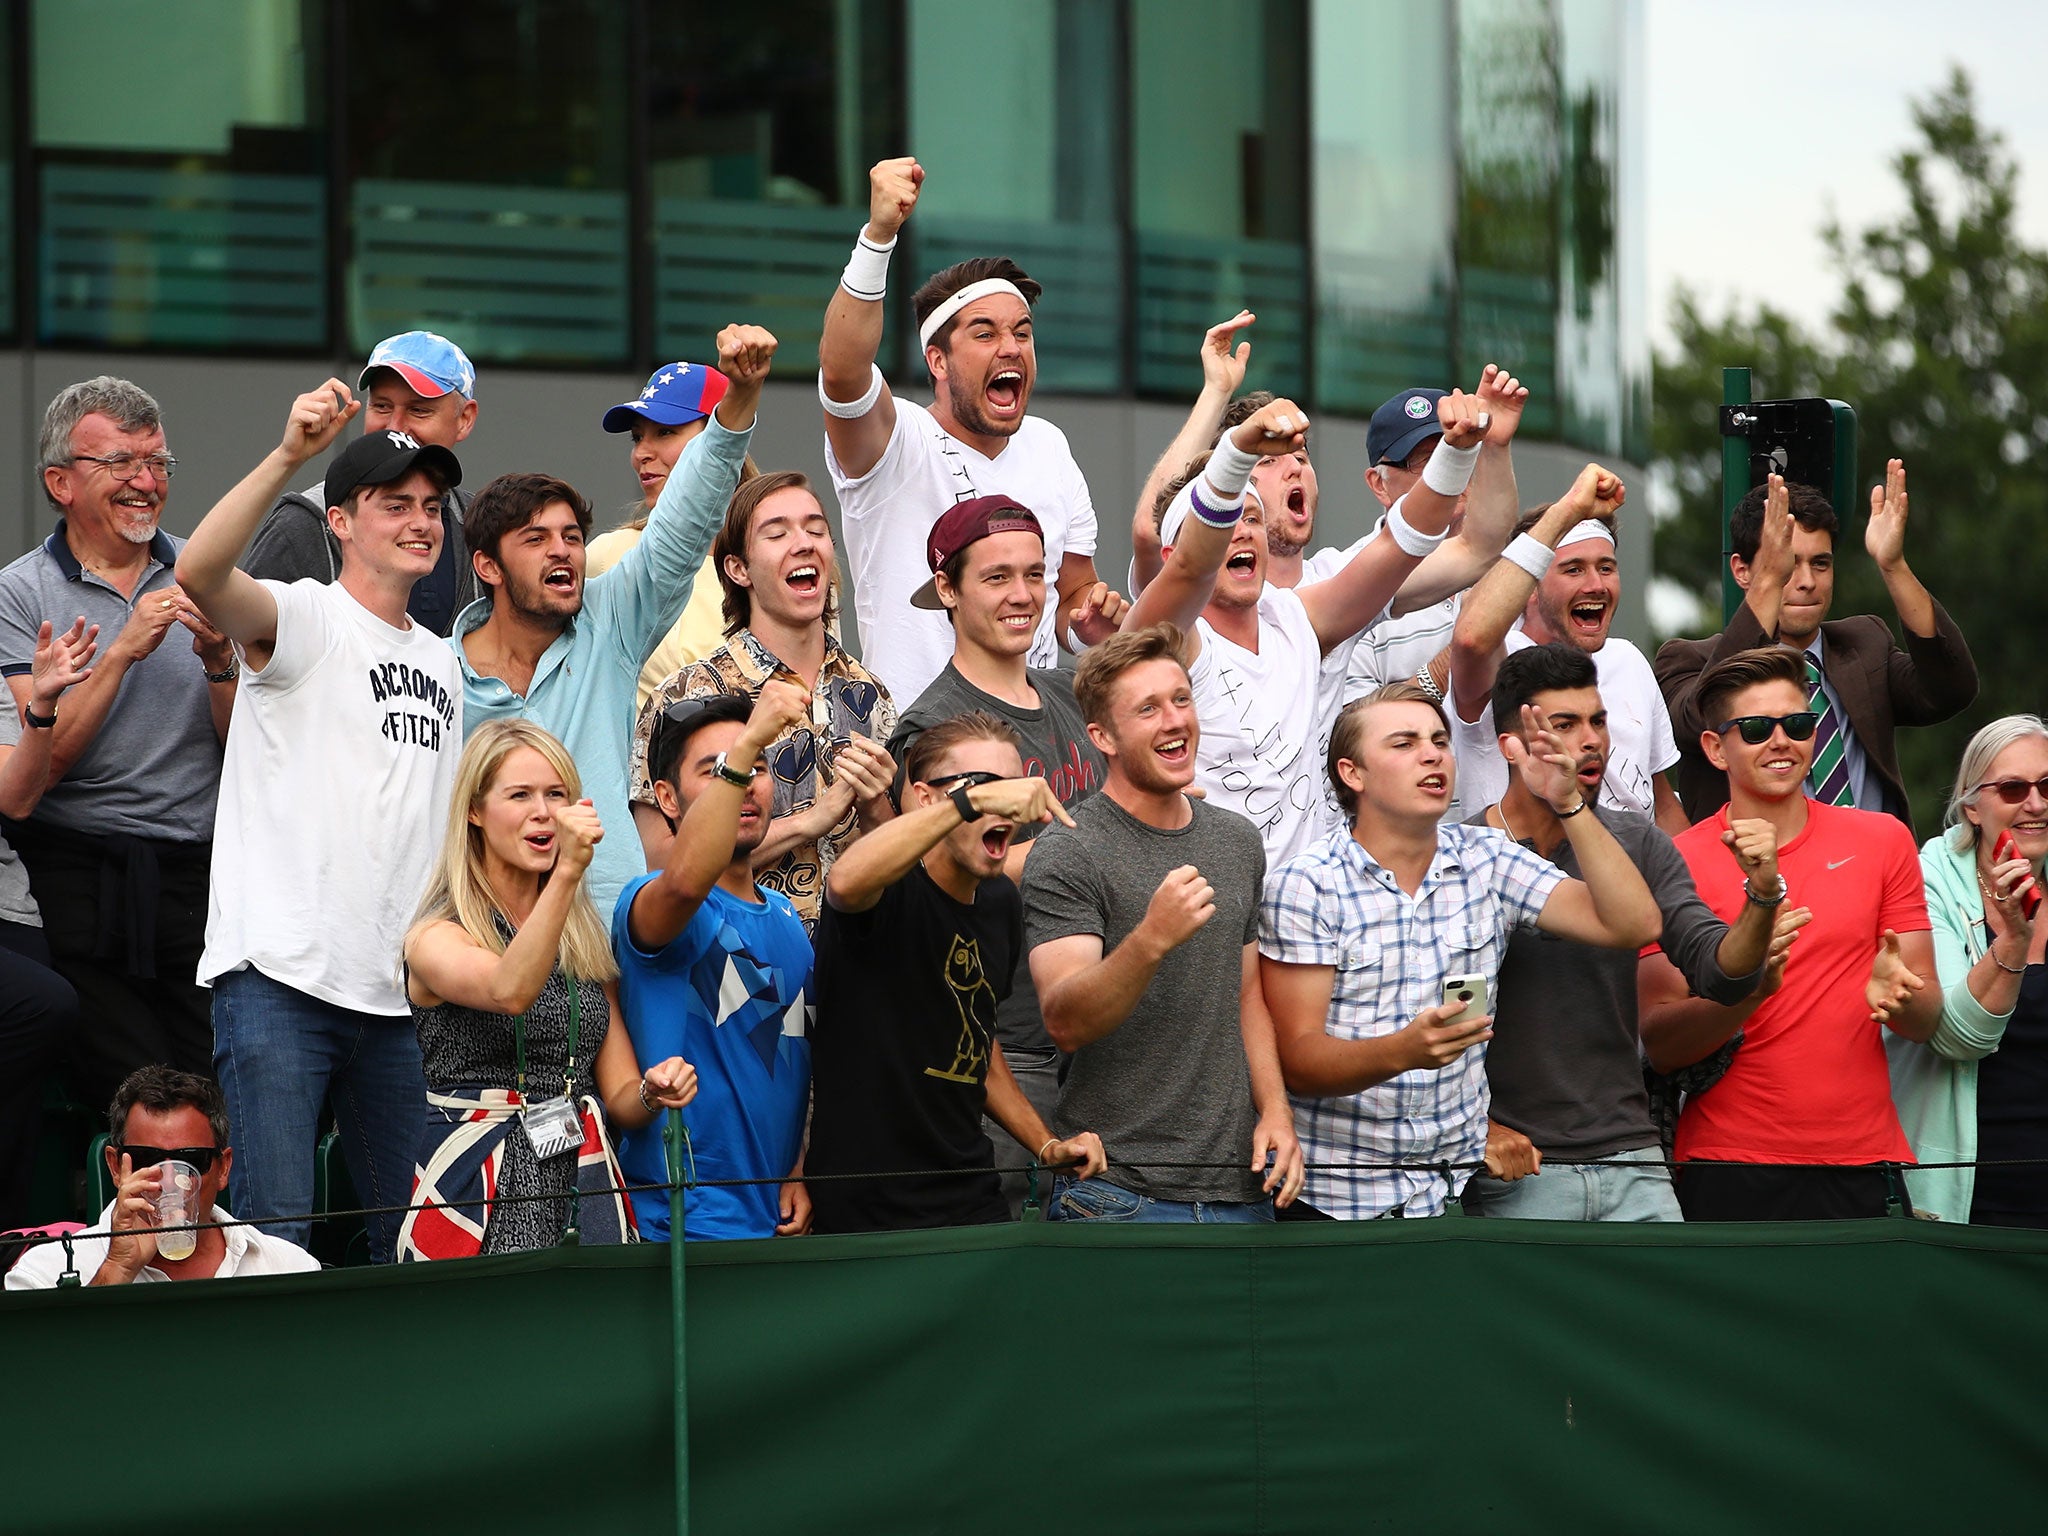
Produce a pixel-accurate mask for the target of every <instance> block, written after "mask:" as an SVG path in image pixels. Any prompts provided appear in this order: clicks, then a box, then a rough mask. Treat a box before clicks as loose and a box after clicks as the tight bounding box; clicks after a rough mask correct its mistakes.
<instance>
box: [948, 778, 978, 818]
mask: <svg viewBox="0 0 2048 1536" xmlns="http://www.w3.org/2000/svg"><path fill="white" fill-rule="evenodd" d="M946 798H947V799H948V800H950V801H952V802H953V809H954V810H956V811H958V812H959V813H960V819H961V820H962V821H979V820H981V816H982V813H981V812H980V811H978V810H976V809H975V807H974V802H973V801H972V800H970V799H968V798H967V786H966V785H964V784H956V785H954V786H953V787H952V788H951V789H949V790H947V791H946Z"/></svg>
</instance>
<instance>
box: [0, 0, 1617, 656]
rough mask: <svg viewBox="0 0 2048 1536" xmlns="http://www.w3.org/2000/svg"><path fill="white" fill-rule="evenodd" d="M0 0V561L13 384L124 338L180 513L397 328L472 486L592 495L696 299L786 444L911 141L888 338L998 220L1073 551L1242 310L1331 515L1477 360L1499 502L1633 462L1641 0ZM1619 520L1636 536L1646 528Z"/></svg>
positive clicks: (31, 535)
mask: <svg viewBox="0 0 2048 1536" xmlns="http://www.w3.org/2000/svg"><path fill="white" fill-rule="evenodd" d="M4 11H5V14H6V19H7V25H6V28H5V31H4V35H0V53H4V57H0V90H4V91H5V92H6V94H7V103H6V110H5V111H4V112H0V125H4V132H5V136H6V137H5V142H4V143H0V179H4V195H0V213H4V216H5V217H6V218H7V220H8V227H7V229H6V230H5V231H4V232H0V357H4V361H5V362H7V363H11V364H12V365H13V366H11V367H6V366H0V413H5V414H0V420H8V421H13V422H15V423H16V424H17V433H18V439H17V440H18V441H19V442H20V443H21V445H22V451H23V462H24V464H25V465H26V466H29V468H28V470H27V471H26V472H25V473H24V474H23V476H22V479H23V484H22V486H21V489H20V492H19V496H18V500H17V501H16V502H15V504H14V510H13V511H12V512H11V513H8V514H0V554H7V555H11V554H12V553H14V552H16V551H18V550H19V549H21V548H25V547H27V545H28V544H29V543H30V542H32V541H34V540H35V539H38V538H40V537H42V535H43V533H44V531H45V530H46V527H47V513H46V510H45V509H44V508H43V506H42V504H41V498H40V497H39V496H38V495H37V494H36V491H35V487H34V485H33V483H32V482H33V473H32V466H33V464H34V430H35V418H36V417H37V415H38V413H39V411H40V408H41V406H42V403H43V402H44V401H45V400H47V398H48V397H49V395H50V394H51V393H53V392H54V391H55V390H56V389H57V388H59V387H61V386H62V384H64V383H65V382H68V381H69V380H71V379H74V378H78V377H81V376H84V375H86V374H89V373H94V372H100V371H115V372H120V373H124V374H126V375H128V376H130V377H132V378H134V379H136V380H137V382H139V383H141V384H143V385H144V387H146V388H149V389H150V390H152V392H154V393H155V394H156V395H157V396H158V398H159V399H160V400H161V401H162V402H163V404H164V407H165V411H166V415H167V418H168V424H169V434H170V440H171V446H172V450H173V451H174V452H175V453H177V454H178V456H179V459H180V461H181V469H180V474H179V478H178V481H177V483H176V484H175V486H174V487H173V496H172V502H171V507H170V510H169V514H168V518H167V521H168V522H169V524H170V526H172V527H173V528H174V529H183V528H188V527H189V526H190V525H191V524H192V523H193V522H195V521H196V520H197V518H198V517H199V516H200V515H201V514H202V513H203V512H204V511H205V509H206V507H207V505H209V504H210V502H211V501H212V499H213V497H214V496H215V495H217V494H218V493H219V492H220V491H221V490H224V489H225V488H226V487H227V486H228V485H230V484H232V483H233V482H234V480H235V479H236V478H238V476H239V475H240V474H241V473H242V472H243V471H244V470H245V469H246V468H247V466H248V464H249V463H250V462H252V461H253V459H254V458H255V457H256V456H257V455H258V454H260V453H261V452H263V451H264V449H265V448H266V447H267V446H268V445H269V444H270V443H271V442H273V441H275V437H276V433H277V430H278V428H279V427H280V425H281V422H282V417H283V414H284V407H285V404H286V402H287V401H288V399H289V397H290V395H291V394H293V393H295V392H296V391H297V390H299V389H303V388H306V387H309V385H310V384H312V383H315V382H317V381H318V379H319V378H321V377H324V376H325V375H326V374H327V373H328V372H337V373H339V374H340V375H341V376H342V377H344V378H352V375H353V370H354V369H355V368H357V367H359V366H360V360H361V358H362V357H363V355H364V354H365V353H366V352H367V350H368V348H369V347H370V346H371V345H372V344H373V343H374V342H375V341H376V340H377V339H378V338H379V337H382V336H384V335H387V334H390V333H392V332H394V331H399V330H404V329H408V328H412V327H415V326H417V327H424V328H427V329H431V330H437V331H440V332H442V333H444V334H446V335H448V336H450V337H453V338H454V339H455V340H457V341H458V342H460V343H461V344H462V345H463V346H464V347H465V348H466V349H467V350H468V351H469V353H470V355H471V357H472V358H473V359H474V360H475V362H476V363H477V365H478V369H479V385H478V398H479V401H480V403H481V406H482V413H481V420H480V426H479V429H478V432H477V434H476V436H475V437H474V438H472V440H471V442H470V444H469V445H467V446H468V450H469V451H468V452H467V453H466V454H465V458H466V460H467V461H468V462H469V464H470V478H471V479H472V480H480V479H481V478H484V477H487V476H488V475H489V474H492V473H496V472H499V471H502V470H508V469H527V468H538V467H542V466H547V467H550V468H553V469H555V470H557V471H558V472H561V473H564V474H565V475H566V476H567V477H568V478H570V479H572V480H573V481H575V482H576V483H577V484H578V485H579V486H581V487H582V488H583V489H584V490H585V491H586V492H587V493H589V494H590V495H591V496H592V498H593V500H594V501H596V502H597V503H598V505H599V506H601V507H605V506H610V505H613V504H615V503H617V504H623V503H624V502H625V501H627V500H628V499H630V496H631V491H632V481H631V477H630V476H629V475H628V474H627V472H626V470H625V466H624V463H623V458H624V454H623V449H622V447H621V445H620V443H619V440H617V439H611V438H606V437H604V436H603V434H601V433H600V432H599V431H598V428H597V416H598V414H599V413H600V412H601V410H602V409H603V407H604V406H605V405H607V404H610V403H612V402H614V401H616V400H619V399H621V398H625V397H626V396H628V395H629V394H631V393H632V392H633V390H634V388H636V387H637V385H638V383H639V381H640V379H641V378H643V377H644V376H645V373H646V371H647V370H648V369H649V368H650V367H651V366H653V365H654V364H655V363H657V362H660V361H663V360H666V359H669V358H675V357H687V358H692V359H698V360H708V359H709V358H710V356H711V339H712V337H713V336H714V335H715V334H716V331H717V329H718V327H719V326H720V325H722V324H724V323H726V322H727V321H730V320H750V321H754V322H757V323H760V324H765V325H767V326H768V327H769V328H770V329H772V330H774V331H775V332H776V334H777V335H778V336H779V337H780V338H781V341H782V344H783V345H782V351H781V355H780V359H779V370H780V371H779V377H780V379H781V380H782V382H781V384H780V386H779V387H776V388H772V389H771V395H772V396H773V398H772V399H771V401H770V403H769V406H768V409H767V412H766V415H765V420H764V431H763V433H762V434H761V438H760V441H759V442H758V444H757V447H758V449H759V456H760V457H761V459H762V461H763V462H764V463H769V464H774V465H777V466H789V467H798V468H805V469H808V470H811V471H813V472H814V473H816V472H819V471H821V470H822V463H821V453H820V447H819V444H820V439H821V432H820V429H819V426H818V417H817V410H816V405H815V401H814V399H813V398H812V395H811V392H810V387H809V383H808V376H809V373H810V371H811V368H812V359H813V358H814V356H815V350H816V344H817V337H818V331H819V328H820V325H821V323H822V320H823V316H824V310H825V304H826V301H827V299H828V298H829V296H830V293H831V291H832V287H833V285H834V283H835V282H836V281H837V278H838V273H839V269H840V267H841V265H842V264H843V262H844V260H845V256H846V251H847V248H848V246H849V245H850V244H851V242H852V239H853V235H854V232H855V231H856V230H857V229H858V228H859V226H860V223H861V221H862V219H863V217H864V215H865V208H866V200H867V176H866V172H867V167H868V166H869V165H870V164H871V163H872V162H873V161H875V160H878V159H881V158H884V157H885V156H888V155H893V154H900V153H904V152H906V151H908V152H912V153H915V154H916V155H917V156H918V157H919V159H920V160H921V161H922V163H923V164H924V166H925V167H926V170H927V173H928V180H927V182H926V185H925V189H924V193H923V196H922V198H921V201H920V203H919V205H918V210H917V213H916V216H915V217H914V219H913V220H912V222H911V225H910V228H909V231H908V235H907V238H906V241H905V244H904V248H903V249H902V250H901V251H900V252H899V254H898V256H897V258H896V260H895V263H894V267H893V271H892V282H893V284H894V292H893V293H892V304H891V309H890V317H891V323H890V327H889V332H888V335H887V338H886V339H885V342H884V347H883V362H884V368H885V371H886V372H888V373H889V375H890V377H891V379H892V381H894V382H895V383H896V384H897V386H898V387H899V388H906V389H910V390H912V391H913V392H921V391H922V389H923V387H924V380H923V378H922V372H923V370H922V365H921V361H920V360H919V359H917V358H916V357H914V356H913V353H914V350H915V342H914V333H913V332H912V330H911V328H910V327H909V326H908V325H907V324H906V323H905V320H906V317H907V315H908V297H909V292H910V290H911V288H912V287H914V286H915V284H916V282H917V281H918V280H919V279H920V278H921V276H922V275H923V274H924V273H926V272H928V271H930V270H932V269H934V268H936V267H939V266H943V265H945V264H947V263H949V262H952V261H955V260H958V259H960V258H961V257H963V256H965V255H969V254H986V253H995V252H1003V253H1007V254H1009V255H1011V256H1013V257H1015V258H1016V259H1017V260H1018V261H1019V262H1020V263H1021V264H1022V265H1023V266H1024V267H1025V268H1026V270H1028V271H1029V272H1031V274H1032V275H1033V276H1034V277H1036V278H1038V279H1039V280H1040V281H1041V282H1042V283H1043V284H1044V286H1045V290H1046V292H1045V298H1044V300H1043V301H1042V303H1041V305H1040V307H1039V311H1038V326H1037V333H1038V350H1039V386H1038V388H1039V395H1038V405H1037V409H1039V410H1040V411H1041V412H1043V413H1044V414H1046V415H1048V416H1050V417H1051V418H1052V419H1053V420H1055V421H1057V422H1059V423H1060V424H1061V425H1062V426H1063V427H1065V428H1067V430H1068V432H1069V435H1070V436H1071V437H1072V438H1073V439H1074V442H1075V447H1076V452H1077V455H1078V456H1079V457H1080V459H1081V462H1082V464H1083V467H1084V468H1085V469H1086V470H1087V471H1088V473H1089V477H1090V482H1091V485H1092V486H1093V488H1094V494H1095V499H1096V505H1097V512H1098V515H1099V517H1100V518H1101V521H1102V524H1103V536H1104V537H1103V547H1104V558H1103V560H1102V561H1101V565H1102V568H1103V569H1104V570H1105V571H1106V572H1107V571H1113V570H1121V568H1122V554H1121V551H1122V550H1123V549H1124V548H1125V547H1126V544H1127V524H1128V521H1129V515H1130V506H1131V498H1132V497H1133V496H1134V495H1135V492H1136V487H1137V485H1138V483H1139V481H1140V480H1141V479H1142V477H1143V474H1144V471H1145V469H1146V468H1147V467H1148V466H1149V464H1150V462H1151V460H1152V458H1153V457H1154V456H1156V454H1157V452H1158V451H1159V449H1160V447H1162V446H1163V445H1164V443H1165V441H1166V438H1167V437H1168V435H1170V433H1171V431H1172V429H1173V426H1174V424H1175V422H1176V421H1177V419H1178V416H1179V414H1180V412H1181V410H1182V408H1183V405H1184V402H1185V401H1186V400H1187V399H1188V398H1189V397H1190V396H1191V395H1192V393H1193V391H1194V390H1195V389H1196V387H1197V386H1198V384H1199V378H1200V375H1199V369H1198V367H1197V365H1196V362H1195V349H1196V346H1197V344H1198V342H1199V340H1200V336H1201V333H1202V331H1203V329H1204V328H1205V327H1206V326H1208V325H1210V324H1212V323H1214V321H1216V320H1218V319H1221V318H1223V317H1226V316H1228V315H1229V314H1231V313H1233V312H1234V311H1235V310H1236V309H1237V308H1238V307H1239V306H1240V305H1245V306H1248V307H1250V308H1252V309H1253V310H1255V311H1256V312H1257V314H1258V316H1259V320H1258V323H1257V325H1256V326H1255V327H1254V329H1253V330H1252V332H1251V333H1250V336H1251V339H1252V343H1253V348H1252V359H1253V360H1252V369H1251V376H1250V379H1249V381H1248V382H1249V384H1250V385H1252V386H1263V387H1268V388H1273V389H1278V390H1282V391H1285V392H1287V393H1290V394H1292V395H1293V396H1294V397H1295V398H1296V399H1298V400H1300V401H1301V402H1302V403H1303V404H1304V405H1305V406H1307V407H1308V408H1309V410H1310V411H1311V412H1312V413H1314V415H1315V417H1316V419H1317V422H1318V439H1317V457H1318V464H1319V467H1320V469H1321V473H1322V483H1323V486H1324V496H1323V506H1324V508H1325V515H1326V518H1327V519H1328V520H1329V523H1328V529H1327V531H1328V533H1329V534H1330V536H1331V537H1337V536H1349V534H1350V532H1351V531H1352V530H1353V529H1354V528H1355V527H1357V526H1362V520H1363V517H1364V513H1365V505H1364V501H1363V498H1364V492H1363V490H1362V488H1361V487H1360V486H1359V485H1358V481H1357V474H1358V472H1359V471H1361V470H1362V469H1363V467H1364V462H1363V446H1362V445H1363V427H1362V418H1363V417H1364V416H1365V415H1367V414H1369V413H1370V411H1371V410H1372V408H1373V407H1374V406H1375V405H1377V404H1378V403H1379V402H1380V401H1381V400H1382V399H1384V398H1385V397H1386V396H1388V395H1389V394H1391V393H1393V392H1395V391H1397V390H1398V389H1400V388H1402V387H1404V386H1407V385H1410V384H1418V383H1435V384H1450V383H1453V382H1456V383H1460V384H1463V385H1465V386H1466V387H1470V385H1471V384H1472V383H1473V382H1474V381H1475V380H1476V379H1477V377H1478V374H1479V371H1480V369H1481V367H1482V366H1483V365H1484V364H1485V363H1487V362H1490V361H1494V362H1500V363H1502V364H1503V365H1505V366H1507V367H1509V368H1511V369H1513V370H1514V371H1515V372H1516V373H1518V374H1520V375H1521V376H1522V377H1523V378H1524V379H1525V380H1527V381H1528V382H1529V384H1530V386H1531V388H1532V391H1533V395H1532V400H1531V407H1530V412H1529V416H1528V418H1527V420H1526V422H1525V425H1524V429H1523V442H1524V443H1525V444H1526V445H1527V449H1526V451H1524V452H1522V453H1521V454H1520V456H1519V460H1518V461H1519V462H1522V463H1524V464H1525V465H1526V467H1525V469H1524V471H1523V477H1522V478H1523V481H1524V486H1523V489H1524V494H1525V497H1526V498H1527V499H1531V500H1533V499H1537V498H1539V497H1541V496H1547V495H1551V494H1554V493H1555V491H1556V490H1557V489H1559V486H1558V485H1554V484H1551V483H1550V482H1551V481H1552V480H1553V479H1557V478H1559V477H1561V476H1565V475H1568V473H1569V471H1570V469H1571V468H1573V467H1575V466H1576V465H1577V464H1578V463H1581V462H1583V461H1584V459H1585V458H1586V457H1588V456H1599V457H1602V458H1603V459H1606V460H1610V461H1617V462H1630V461H1633V462H1640V461H1641V459H1642V457H1643V452H1642V440H1643V437H1644V434H1645V432H1646V426H1647V390H1648V376H1649V368H1648V348H1647V341H1646V339H1645V338H1646V326H1645V319H1646V317H1645V313H1644V306H1645V275H1644V265H1643V248H1642V235H1641V228H1640V213H1639V210H1640V206H1641V199H1640V195H1639V182H1640V176H1641V133H1640V130H1639V128H1638V126H1637V123H1636V118H1637V113H1636V109H1635V104H1634V102H1633V101H1632V99H1631V93H1632V92H1635V91H1639V90H1640V88H1641V87H1640V68H1639V59H1640V52H1641V49H1640V33H1641V26H1642V20H1641V16H1640V7H1639V3H1632V0H1447V3H1444V4H1440V5H1414V4H1397V3H1395V0H1009V3H1006V4H1004V5H1001V6H994V5H982V4H977V3H972V0H772V3H768V4H762V5H754V6H735V5H732V4H730V3H729V0H378V3H374V4H372V3H365V0H181V3H178V4H163V3H161V0H10V3H8V4H6V5H5V6H4ZM1631 542H1632V543H1633V544H1634V547H1633V548H1632V549H1630V550H1629V551H1628V552H1629V554H1630V556H1631V559H1630V561H1629V564H1630V566H1631V568H1632V570H1633V571H1634V572H1638V573H1639V572H1641V571H1642V570H1644V569H1646V566H1647V542H1648V540H1647V528H1646V527H1645V537H1644V538H1643V539H1641V540H1636V541H1631ZM1636 590H1638V591H1640V590H1641V589H1640V587H1637V588H1636ZM1636 616H1637V615H1634V614H1631V615H1630V617H1631V618H1634V617H1636Z"/></svg>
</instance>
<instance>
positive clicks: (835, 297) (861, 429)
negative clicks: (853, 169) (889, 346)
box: [818, 155, 924, 480]
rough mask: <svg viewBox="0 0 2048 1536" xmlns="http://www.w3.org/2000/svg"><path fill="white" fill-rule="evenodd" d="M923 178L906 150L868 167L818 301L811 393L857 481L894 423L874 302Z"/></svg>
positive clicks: (878, 306)
mask: <svg viewBox="0 0 2048 1536" xmlns="http://www.w3.org/2000/svg"><path fill="white" fill-rule="evenodd" d="M923 185H924V167H923V166H921V165H919V164H918V163H917V160H916V158H915V157H914V156H911V155H904V156H902V157H901V158H899V159H895V160H884V161H882V162H881V164H879V165H877V166H875V167H874V168H873V169H871V170H870V171H869V172H868V222H867V225H866V227H865V228H863V229H862V230H861V232H860V239H859V241H858V242H857V243H856V244H855V246H854V248H853V255H852V257H851V258H850V259H849V260H848V261H847V263H846V271H845V273H844V275H842V276H841V277H840V279H839V286H838V287H837V288H836V289H834V290H833V293H832V302H831V303H830V304H828V305H826V306H825V330H824V334H823V335H821V336H820V337H819V338H818V398H819V401H820V403H821V404H822V405H823V406H824V408H825V437H826V440H827V441H829V442H830V443H831V444H832V456H833V457H834V458H835V459H837V460H838V461H839V467H840V468H841V469H842V470H844V471H845V472H846V474H847V476H848V477H849V478H851V479H855V480H858V479H859V478H860V477H861V476H862V475H865V474H866V473H867V472H868V471H869V470H871V469H873V468H874V467H875V466H876V465H877V464H879V463H880V462H881V460H882V454H883V452H884V451H885V450H886V449H887V448H888V446H889V438H890V435H891V434H892V433H894V432H895V430H896V401H895V399H894V397H893V396H891V395H890V393H889V386H888V385H887V384H886V383H884V382H883V381H882V373H881V370H880V369H879V368H877V367H876V366H875V354H876V353H877V352H879V351H880V350H881V347H882V305H883V302H884V301H885V300H886V299H887V298H888V294H889V253H890V252H891V251H893V250H895V248H896V236H897V234H898V233H899V232H900V231H901V230H902V228H903V222H904V220H906V219H908V218H909V217H910V210H911V209H913V208H915V207H916V206H917V192H918V188H919V187H921V186H923Z"/></svg>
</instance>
